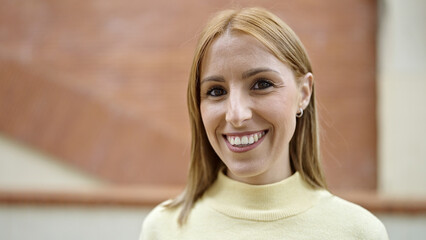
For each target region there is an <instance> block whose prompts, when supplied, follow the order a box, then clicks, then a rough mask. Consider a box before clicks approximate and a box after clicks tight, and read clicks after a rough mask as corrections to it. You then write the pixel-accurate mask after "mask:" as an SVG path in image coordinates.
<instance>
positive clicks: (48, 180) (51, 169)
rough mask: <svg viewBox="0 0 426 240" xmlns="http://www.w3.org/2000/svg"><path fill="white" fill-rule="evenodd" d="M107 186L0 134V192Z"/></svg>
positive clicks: (99, 180)
mask: <svg viewBox="0 0 426 240" xmlns="http://www.w3.org/2000/svg"><path fill="white" fill-rule="evenodd" d="M105 184H106V183H105V182H104V181H102V180H101V179H97V178H95V177H93V176H90V175H89V174H85V173H83V172H81V171H78V170H77V169H73V168H72V167H71V166H68V165H67V164H65V163H62V162H61V161H60V160H59V159H54V158H52V157H49V156H47V155H45V154H42V153H40V152H39V151H36V150H33V149H30V148H28V147H25V146H24V145H23V144H20V143H17V142H15V141H12V140H10V139H8V138H7V137H5V136H2V135H0V190H10V189H13V190H20V189H31V190H35V189H43V190H55V189H70V190H71V189H87V188H88V189H91V188H97V187H101V186H104V185H105Z"/></svg>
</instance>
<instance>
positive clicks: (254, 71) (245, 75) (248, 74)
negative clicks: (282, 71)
mask: <svg viewBox="0 0 426 240" xmlns="http://www.w3.org/2000/svg"><path fill="white" fill-rule="evenodd" d="M261 72H275V73H278V72H277V71H275V70H273V69H270V68H253V69H250V70H247V71H245V72H244V73H243V75H242V77H243V79H246V78H249V77H251V76H254V75H256V74H258V73H261Z"/></svg>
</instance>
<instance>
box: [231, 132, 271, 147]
mask: <svg viewBox="0 0 426 240" xmlns="http://www.w3.org/2000/svg"><path fill="white" fill-rule="evenodd" d="M267 133H268V130H263V131H259V132H255V133H251V134H247V135H238V136H236V135H223V136H224V138H225V139H226V140H227V141H228V143H229V144H230V145H231V146H233V147H238V148H244V147H248V146H251V145H254V144H256V143H257V142H259V141H260V140H261V139H262V138H263V137H264V136H265V135H266V134H267Z"/></svg>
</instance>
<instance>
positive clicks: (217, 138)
mask: <svg viewBox="0 0 426 240" xmlns="http://www.w3.org/2000/svg"><path fill="white" fill-rule="evenodd" d="M188 108H189V113H190V119H191V127H192V152H191V166H190V171H189V177H188V184H187V186H186V189H185V191H184V192H183V193H182V195H181V196H179V197H178V198H176V199H174V200H170V201H167V202H165V203H163V204H161V205H160V206H158V207H156V208H155V209H154V210H153V211H152V212H151V213H150V214H149V216H148V217H147V218H146V219H145V221H144V224H143V229H142V233H141V239H144V240H151V239H387V238H388V237H387V234H386V230H385V228H384V226H383V224H382V223H381V222H380V221H379V220H378V219H377V218H376V217H374V216H373V215H372V214H371V213H369V212H368V211H367V210H365V209H363V208H361V207H359V206H357V205H355V204H352V203H349V202H347V201H345V200H342V199H340V198H338V197H336V196H333V195H332V194H330V193H329V192H328V191H327V190H326V186H325V180H324V177H323V174H322V172H321V168H320V162H319V146H318V133H317V126H318V124H317V119H316V109H315V97H314V79H313V74H312V69H311V64H310V62H309V59H308V56H307V54H306V52H305V49H304V47H303V45H302V43H301V42H300V40H299V39H298V37H297V36H296V34H295V33H294V32H293V31H292V30H291V29H290V28H289V27H288V26H287V25H286V24H285V23H284V22H283V21H282V20H280V19H279V18H278V17H276V16H275V15H273V14H271V13H270V12H268V11H266V10H263V9H259V8H247V9H242V10H239V11H235V10H227V11H222V12H219V13H218V14H217V15H216V16H215V17H214V18H213V19H212V20H211V21H210V22H209V23H208V24H207V26H206V27H205V29H204V31H203V32H202V34H201V37H200V40H199V43H198V46H197V49H196V53H195V57H194V60H193V65H192V70H191V75H190V78H189V85H188Z"/></svg>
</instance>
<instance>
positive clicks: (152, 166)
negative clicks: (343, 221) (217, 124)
mask: <svg viewBox="0 0 426 240" xmlns="http://www.w3.org/2000/svg"><path fill="white" fill-rule="evenodd" d="M0 6H1V7H0V239H10V240H14V239H29V238H31V239H59V238H60V239H104V240H107V239H118V238H119V239H137V238H138V236H139V232H140V226H141V224H142V221H143V219H144V217H145V216H146V214H147V213H148V212H149V211H150V209H152V207H154V206H155V205H156V204H158V203H160V202H162V201H164V200H166V199H168V198H171V197H173V196H176V194H178V193H179V192H180V191H181V190H182V189H183V187H184V184H185V181H186V179H185V178H186V174H187V169H188V163H189V152H190V130H189V122H188V117H187V109H186V84H187V79H188V74H189V69H190V65H191V61H192V54H193V52H194V48H195V44H196V40H197V37H198V34H199V32H200V31H201V29H202V28H203V26H204V24H205V23H206V22H207V21H208V19H209V18H210V17H211V16H212V15H213V14H214V13H215V12H217V11H218V10H222V9H225V8H240V7H246V6H261V7H264V8H267V9H269V10H271V11H272V12H274V13H275V14H276V15H278V16H279V17H280V18H282V19H283V20H284V21H285V22H286V23H288V24H289V25H290V27H292V28H293V30H295V32H296V33H297V34H298V35H299V37H300V38H301V40H302V42H303V43H304V44H305V47H306V48H307V51H308V53H309V55H310V58H311V61H312V64H313V69H314V76H315V81H316V88H317V100H318V102H319V117H320V124H321V151H322V156H323V165H324V168H325V172H326V176H327V180H328V184H329V187H330V190H331V191H332V192H333V193H335V194H336V195H338V196H341V197H342V198H345V199H348V200H350V201H353V202H356V203H358V204H360V205H362V206H363V207H365V208H367V209H369V210H370V211H372V212H373V213H374V214H376V215H377V216H378V217H379V218H380V219H381V220H382V221H383V222H384V224H385V226H386V227H387V230H388V233H389V235H390V238H391V239H424V236H425V235H426V177H425V175H424V172H425V171H426V125H425V123H426V107H425V103H426V94H424V93H425V91H426V77H425V76H426V45H425V42H426V15H425V14H424V12H425V10H426V1H423V0H404V1H403V0H382V1H374V0H344V1H342V0H330V1H315V0H302V1H293V0H286V1H272V0H270V1H269V0H268V1H260V0H259V1H255V0H251V1H237V0H235V1H224V0H222V1H196V0H184V1H166V0H157V1H145V0H142V1H130V0H125V1H101V0H89V1H81V0H78V1H53V0H47V1H46V0H45V1H42V0H26V1H13V0H0Z"/></svg>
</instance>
